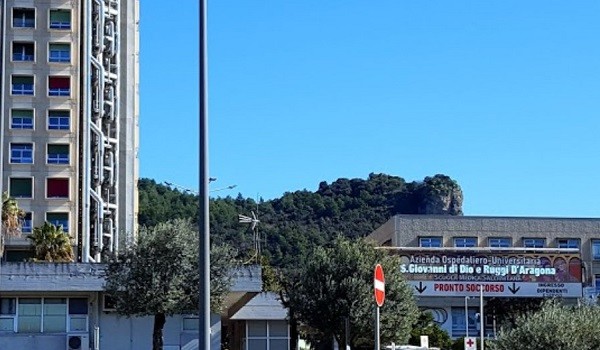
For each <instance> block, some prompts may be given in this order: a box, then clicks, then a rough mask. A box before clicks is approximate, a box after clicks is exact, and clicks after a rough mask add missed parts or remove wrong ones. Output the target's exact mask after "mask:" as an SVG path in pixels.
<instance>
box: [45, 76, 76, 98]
mask: <svg viewBox="0 0 600 350" xmlns="http://www.w3.org/2000/svg"><path fill="white" fill-rule="evenodd" d="M70 95H71V78H70V77H49V78H48V96H70Z"/></svg>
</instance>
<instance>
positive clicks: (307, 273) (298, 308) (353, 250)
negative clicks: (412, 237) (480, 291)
mask: <svg viewBox="0 0 600 350" xmlns="http://www.w3.org/2000/svg"><path fill="white" fill-rule="evenodd" d="M378 263H379V264H381V265H382V267H383V269H384V271H385V293H386V299H385V303H384V305H383V306H382V307H381V310H380V311H381V332H380V334H381V341H382V344H384V343H386V342H387V343H391V342H396V343H398V342H400V343H403V342H406V341H407V340H408V339H409V337H410V331H411V329H412V326H413V324H414V323H415V322H416V320H417V317H418V315H419V311H418V309H417V307H416V304H415V301H414V299H413V293H412V289H411V287H410V286H409V285H408V284H407V283H406V282H405V281H404V280H403V278H402V276H401V274H400V271H399V268H398V267H399V264H400V263H399V259H398V258H397V257H396V256H393V255H388V254H386V253H385V252H383V251H380V250H377V249H375V247H374V246H373V245H372V244H370V243H369V242H367V241H366V240H364V239H359V240H349V239H347V238H342V237H338V238H336V239H335V240H334V241H333V243H332V244H331V246H328V247H323V246H322V247H316V248H315V249H314V250H312V252H309V253H308V254H307V255H306V256H305V257H304V258H303V260H302V263H301V264H299V265H298V268H296V269H294V270H291V271H288V272H287V273H286V274H284V278H283V282H282V286H283V291H282V293H281V295H282V301H283V303H284V305H285V306H286V307H288V308H289V312H290V318H291V321H292V322H297V323H298V324H299V328H300V329H301V330H302V331H303V332H304V336H305V337H306V338H308V339H309V340H313V343H319V342H321V343H327V342H331V340H333V339H335V340H336V341H337V342H338V344H340V348H343V349H345V348H346V345H350V346H351V347H352V349H361V348H367V349H372V348H373V346H374V329H375V328H374V322H375V321H374V319H375V308H376V304H375V301H374V297H373V270H374V267H375V265H376V264H378ZM346 320H348V321H346ZM346 322H349V328H350V336H349V344H346V334H345V330H346V327H345V326H346Z"/></svg>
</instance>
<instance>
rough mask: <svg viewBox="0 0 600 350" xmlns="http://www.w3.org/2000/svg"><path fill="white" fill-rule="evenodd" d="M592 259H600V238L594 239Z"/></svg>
mask: <svg viewBox="0 0 600 350" xmlns="http://www.w3.org/2000/svg"><path fill="white" fill-rule="evenodd" d="M592 259H594V260H600V239H592Z"/></svg>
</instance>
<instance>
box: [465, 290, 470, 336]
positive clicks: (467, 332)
mask: <svg viewBox="0 0 600 350" xmlns="http://www.w3.org/2000/svg"><path fill="white" fill-rule="evenodd" d="M468 299H469V297H465V338H468V337H469V308H468V304H467V300H468Z"/></svg>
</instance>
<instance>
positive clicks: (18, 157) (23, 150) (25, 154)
mask: <svg viewBox="0 0 600 350" xmlns="http://www.w3.org/2000/svg"><path fill="white" fill-rule="evenodd" d="M10 162H11V163H13V164H33V144H32V143H11V144H10Z"/></svg>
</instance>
